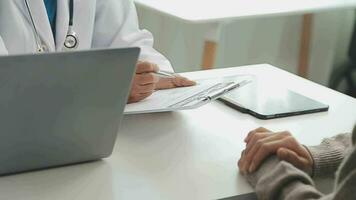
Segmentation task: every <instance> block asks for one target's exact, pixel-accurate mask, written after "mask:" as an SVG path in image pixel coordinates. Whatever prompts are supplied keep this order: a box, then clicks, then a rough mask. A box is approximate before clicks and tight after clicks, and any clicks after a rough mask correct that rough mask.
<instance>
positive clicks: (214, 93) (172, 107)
mask: <svg viewBox="0 0 356 200" xmlns="http://www.w3.org/2000/svg"><path fill="white" fill-rule="evenodd" d="M249 82H250V80H239V81H230V80H229V81H219V82H214V81H203V82H199V81H198V84H197V85H196V86H192V87H182V88H174V89H167V90H159V91H156V92H154V93H153V95H152V96H150V97H149V98H147V99H145V100H143V101H141V102H137V103H132V104H127V105H126V107H125V111H124V114H125V115H130V114H142V113H156V112H169V111H178V110H188V109H195V108H198V107H201V106H203V105H205V104H207V103H209V102H211V101H214V100H215V99H218V98H219V97H221V96H223V95H225V94H228V93H229V92H231V91H233V90H235V89H237V88H240V87H242V86H244V85H246V84H248V83H249Z"/></svg>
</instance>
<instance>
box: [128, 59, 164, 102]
mask: <svg viewBox="0 0 356 200" xmlns="http://www.w3.org/2000/svg"><path fill="white" fill-rule="evenodd" d="M158 70H159V69H158V67H157V65H155V64H152V63H149V62H138V63H137V65H136V74H135V76H134V78H133V82H132V85H131V91H130V95H129V99H128V103H134V102H138V101H141V100H143V99H145V98H147V97H149V96H150V95H151V94H152V93H153V92H154V90H155V89H156V84H157V83H158V81H159V77H158V76H156V75H155V74H154V72H157V71H158Z"/></svg>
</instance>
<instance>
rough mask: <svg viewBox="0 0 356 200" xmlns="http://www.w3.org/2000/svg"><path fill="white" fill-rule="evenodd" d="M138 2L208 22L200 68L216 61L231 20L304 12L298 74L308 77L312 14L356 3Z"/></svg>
mask: <svg viewBox="0 0 356 200" xmlns="http://www.w3.org/2000/svg"><path fill="white" fill-rule="evenodd" d="M134 1H135V2H136V3H137V4H138V5H139V6H142V7H144V8H146V9H151V10H155V11H157V12H159V13H163V14H165V15H168V16H171V17H174V18H176V19H178V20H183V21H184V22H186V23H209V24H211V26H210V31H208V32H207V33H206V36H205V46H204V53H203V58H202V67H203V69H210V68H212V67H213V65H214V63H215V57H216V52H217V47H218V43H219V41H220V37H221V36H220V32H221V30H222V29H223V28H224V26H226V25H227V24H228V23H229V22H230V21H232V20H238V19H245V18H252V17H254V18H257V17H271V16H284V15H292V14H306V15H304V16H303V26H302V30H301V36H300V37H301V39H300V50H299V51H300V52H299V64H298V74H299V75H301V76H303V77H307V73H308V62H309V43H310V40H311V29H312V28H311V27H312V21H313V20H312V15H311V14H308V13H315V12H320V11H325V10H336V9H344V8H350V7H355V6H356V0H134Z"/></svg>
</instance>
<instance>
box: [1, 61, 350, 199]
mask: <svg viewBox="0 0 356 200" xmlns="http://www.w3.org/2000/svg"><path fill="white" fill-rule="evenodd" d="M207 73H208V74H207V76H206V77H208V76H217V75H219V74H226V73H228V74H246V73H248V74H255V75H257V76H258V77H259V78H261V80H263V81H268V82H269V83H271V84H274V83H282V84H283V85H286V86H287V87H289V88H291V89H293V90H295V91H297V92H299V93H302V94H304V95H307V96H309V97H312V98H315V99H317V100H319V101H322V102H324V103H327V104H329V105H330V111H329V112H327V113H319V114H310V115H303V116H297V117H289V118H284V119H276V120H270V121H261V120H258V119H255V118H253V117H251V116H249V115H246V114H241V113H239V112H237V111H235V110H233V109H231V108H229V107H226V106H224V105H223V104H221V103H219V102H214V103H212V104H209V105H206V106H203V107H201V108H199V109H197V110H190V111H181V112H174V113H161V114H145V115H133V116H126V117H125V119H124V120H123V123H122V124H123V126H122V129H121V131H120V132H119V134H118V139H117V146H116V148H115V150H114V153H113V155H112V156H111V157H109V158H108V159H105V160H104V161H98V162H93V163H88V164H81V165H76V166H69V167H63V168H56V169H50V170H45V171H38V172H32V173H25V174H19V175H14V176H7V177H1V178H0V199H1V200H13V199H26V200H45V199H46V200H47V199H51V200H67V199H70V200H94V199H105V200H119V199H130V200H133V199H140V200H141V199H146V200H150V199H154V200H156V199H170V200H171V199H173V200H174V199H177V200H178V199H179V200H181V199H218V198H223V197H228V196H234V195H238V194H243V193H247V192H251V191H252V190H251V188H250V186H249V185H248V184H247V183H246V182H245V179H244V178H243V177H242V176H241V175H239V173H238V171H237V167H236V161H237V160H238V158H239V157H240V152H241V150H242V149H243V148H244V144H243V138H244V137H245V135H246V134H247V132H248V131H249V130H251V129H253V128H256V127H258V126H265V127H267V128H271V129H274V130H282V129H288V130H290V131H292V132H293V133H294V134H295V136H296V137H297V138H298V139H299V140H300V141H301V142H303V143H304V144H307V145H311V144H318V143H319V142H320V141H321V138H323V137H329V136H332V135H334V134H336V133H339V132H346V131H351V129H352V126H353V123H354V122H355V121H356V115H355V111H356V100H355V99H353V98H351V97H348V96H345V95H343V94H340V93H338V92H335V91H332V90H330V89H327V88H325V87H323V86H320V85H317V84H315V83H312V82H310V81H307V80H304V79H302V78H299V77H297V76H295V75H292V74H290V73H287V72H285V71H282V70H280V69H278V68H275V67H272V66H270V65H258V66H246V67H239V68H229V69H219V70H211V71H207ZM186 75H187V76H189V77H191V78H202V77H201V76H200V75H199V73H188V74H186ZM271 92H273V89H271Z"/></svg>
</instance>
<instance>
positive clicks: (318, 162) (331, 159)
mask: <svg viewBox="0 0 356 200" xmlns="http://www.w3.org/2000/svg"><path fill="white" fill-rule="evenodd" d="M351 147H352V145H351V134H349V133H346V134H339V135H336V136H335V137H332V138H327V139H324V140H323V141H322V143H321V144H320V145H318V146H310V147H307V149H308V151H309V152H310V154H311V156H312V158H313V161H314V166H313V171H312V176H313V177H326V176H333V175H334V174H335V171H336V169H337V168H338V167H339V165H340V163H341V161H342V160H343V159H344V157H345V155H346V154H348V152H349V151H350V150H351Z"/></svg>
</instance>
